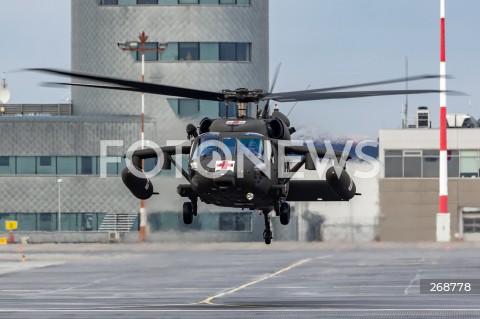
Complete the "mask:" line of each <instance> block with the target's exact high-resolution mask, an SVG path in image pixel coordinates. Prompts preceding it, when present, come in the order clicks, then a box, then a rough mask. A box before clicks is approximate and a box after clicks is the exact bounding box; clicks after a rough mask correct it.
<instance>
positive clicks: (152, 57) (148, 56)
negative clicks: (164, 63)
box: [136, 42, 158, 61]
mask: <svg viewBox="0 0 480 319" xmlns="http://www.w3.org/2000/svg"><path fill="white" fill-rule="evenodd" d="M141 46H142V43H141V42H138V48H141ZM145 49H158V42H147V43H145ZM136 54H137V61H142V52H141V51H137V52H136ZM145 61H158V51H145Z"/></svg>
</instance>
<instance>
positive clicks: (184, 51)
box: [178, 42, 199, 61]
mask: <svg viewBox="0 0 480 319" xmlns="http://www.w3.org/2000/svg"><path fill="white" fill-rule="evenodd" d="M178 59H179V60H181V61H197V60H198V59H199V44H198V42H184V43H179V44H178Z"/></svg>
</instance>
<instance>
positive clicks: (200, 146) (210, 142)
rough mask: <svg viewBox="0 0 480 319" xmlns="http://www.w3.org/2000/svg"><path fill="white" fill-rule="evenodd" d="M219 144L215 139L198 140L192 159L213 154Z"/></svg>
mask: <svg viewBox="0 0 480 319" xmlns="http://www.w3.org/2000/svg"><path fill="white" fill-rule="evenodd" d="M219 142H220V140H219V139H218V138H216V137H204V138H200V139H199V140H198V143H197V145H196V146H195V151H194V152H193V158H197V157H199V156H200V157H206V156H210V155H213V153H214V152H217V149H218V143H219Z"/></svg>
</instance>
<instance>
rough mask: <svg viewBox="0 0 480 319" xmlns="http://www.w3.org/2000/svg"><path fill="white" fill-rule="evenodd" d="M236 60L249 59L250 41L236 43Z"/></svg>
mask: <svg viewBox="0 0 480 319" xmlns="http://www.w3.org/2000/svg"><path fill="white" fill-rule="evenodd" d="M237 61H250V43H237Z"/></svg>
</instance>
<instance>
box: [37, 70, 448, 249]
mask: <svg viewBox="0 0 480 319" xmlns="http://www.w3.org/2000/svg"><path fill="white" fill-rule="evenodd" d="M32 70H34V71H40V72H47V73H53V74H57V75H63V76H70V77H73V78H78V79H82V80H90V81H95V82H103V83H107V84H87V83H62V82H57V83H55V84H60V85H70V86H82V87H90V88H101V89H113V90H121V91H132V92H143V93H151V94H160V95H167V96H176V97H183V98H191V99H199V100H210V101H224V102H225V105H226V108H227V116H226V118H217V119H210V118H205V119H203V120H202V121H201V122H200V124H199V126H198V127H197V126H195V125H193V124H189V125H187V127H186V133H187V137H188V139H189V140H190V141H191V142H190V145H188V146H182V147H175V146H167V147H161V150H155V149H151V148H147V149H141V150H137V151H134V152H132V153H129V154H126V157H127V158H128V159H130V160H131V163H132V164H133V166H130V167H128V166H127V167H126V168H125V169H124V170H123V172H122V180H123V182H124V184H125V185H126V186H127V188H128V189H129V190H130V191H131V193H132V194H133V195H134V196H135V197H137V198H139V199H143V200H146V199H149V198H150V197H151V196H152V195H154V194H155V193H154V189H153V185H152V183H151V181H150V180H149V179H148V178H147V177H146V175H145V174H144V172H143V170H142V161H143V160H145V159H148V158H157V157H158V154H159V153H163V159H160V160H163V167H162V168H163V169H169V168H171V164H172V163H173V164H174V165H175V166H176V167H177V169H179V170H180V171H181V173H182V175H183V176H184V178H185V179H186V180H187V181H188V184H181V185H178V187H177V192H178V194H179V195H180V196H181V197H184V198H187V199H188V200H189V201H187V202H185V203H184V204H183V221H184V223H185V224H191V223H192V221H193V218H194V216H196V215H197V213H198V200H200V201H202V202H204V203H206V204H213V205H217V206H224V207H234V208H242V209H250V210H260V211H261V212H262V213H263V216H264V220H265V231H264V233H263V237H264V240H265V243H266V244H270V243H271V240H272V238H273V237H272V231H271V229H270V220H269V213H270V212H271V211H275V213H276V215H277V216H279V217H280V222H281V224H283V225H287V224H288V223H289V221H290V205H289V203H288V202H291V201H319V200H321V201H349V200H350V199H352V198H353V197H354V196H355V195H358V194H357V193H356V187H355V183H354V182H353V180H352V179H351V178H350V176H349V175H348V174H347V172H346V171H345V166H344V165H343V166H340V167H338V166H332V167H330V168H329V169H328V170H327V171H326V175H325V176H326V179H325V180H292V176H293V174H294V173H296V172H298V171H299V170H300V169H301V168H302V167H303V166H305V169H306V170H315V169H316V168H315V163H316V161H317V159H322V158H324V157H330V158H331V159H335V160H336V163H339V162H340V163H342V161H341V159H343V160H344V161H343V162H345V160H348V159H349V156H348V155H347V154H342V153H341V152H336V151H333V152H327V151H326V150H324V149H319V148H316V147H314V148H313V150H312V147H310V148H309V147H308V146H306V145H301V146H294V145H289V144H288V143H287V144H286V145H285V143H282V142H286V141H290V140H291V135H292V134H294V133H295V128H294V127H292V126H291V125H290V120H289V119H288V117H287V116H286V115H284V114H282V113H281V112H280V111H278V110H277V109H275V110H274V111H273V112H270V110H269V101H270V100H273V101H278V102H298V101H311V100H326V99H346V98H358V97H369V96H385V95H399V94H401V95H403V94H423V93H439V92H441V91H439V90H383V91H338V90H342V89H351V88H357V87H364V86H371V85H378V84H389V83H396V82H403V81H413V80H422V79H431V78H438V76H437V75H422V76H415V77H409V78H400V79H392V80H387V81H379V82H370V83H362V84H355V85H347V86H338V87H330V88H322V89H313V90H303V91H294V92H282V93H268V92H266V91H264V90H248V89H243V88H240V89H236V90H223V91H222V92H209V91H203V90H195V89H188V88H181V87H173V86H167V85H160V84H153V83H145V82H137V81H131V80H124V79H118V78H111V77H105V76H99V75H92V74H85V73H76V72H68V71H62V70H55V69H32ZM271 91H272V89H271V90H270V92H271ZM230 102H235V103H236V104H237V114H234V115H230V116H229V114H228V104H229V103H230ZM261 102H265V103H263V104H264V105H263V107H262V108H261V109H260V103H261ZM249 103H254V104H256V105H257V112H256V116H255V117H248V116H247V114H248V112H247V108H248V105H249ZM178 153H181V154H185V155H188V156H189V164H188V168H187V169H184V168H182V167H181V165H179V164H181V163H177V162H176V161H175V156H174V155H176V154H178ZM292 155H294V156H297V158H298V161H297V163H296V164H295V165H293V167H290V163H286V162H285V161H284V160H283V158H284V157H285V156H292ZM135 171H136V172H135ZM285 172H286V173H288V174H283V173H285Z"/></svg>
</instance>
